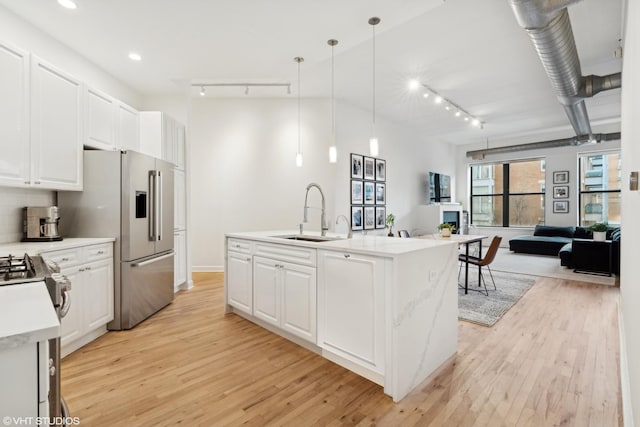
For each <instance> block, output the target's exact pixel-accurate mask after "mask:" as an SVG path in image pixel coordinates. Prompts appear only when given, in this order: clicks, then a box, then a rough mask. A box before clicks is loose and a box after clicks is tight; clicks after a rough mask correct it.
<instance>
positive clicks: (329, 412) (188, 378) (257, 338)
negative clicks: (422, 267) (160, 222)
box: [62, 273, 622, 427]
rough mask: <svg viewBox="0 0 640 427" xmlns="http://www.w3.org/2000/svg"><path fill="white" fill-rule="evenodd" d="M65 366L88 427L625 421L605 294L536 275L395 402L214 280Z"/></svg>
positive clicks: (204, 278) (467, 327)
mask: <svg viewBox="0 0 640 427" xmlns="http://www.w3.org/2000/svg"><path fill="white" fill-rule="evenodd" d="M195 279H196V281H195V283H196V286H195V287H194V289H192V290H190V291H187V292H181V293H180V294H178V295H177V297H176V300H175V301H174V302H173V304H171V305H170V306H169V307H167V308H166V309H164V310H162V311H161V312H160V313H158V314H156V315H155V316H154V317H152V318H150V319H148V320H146V321H145V322H143V323H142V324H140V325H139V326H137V327H136V328H135V329H133V330H131V331H124V332H110V333H108V334H107V335H105V336H103V337H101V338H99V339H98V340H96V341H94V342H92V343H91V344H89V345H87V346H85V347H83V348H81V349H80V350H78V351H76V352H75V353H73V354H71V355H69V356H68V357H66V358H65V359H64V360H63V363H62V380H63V381H62V391H63V395H64V396H65V398H66V400H67V403H68V405H69V407H70V410H71V412H72V415H73V416H77V417H79V418H80V422H81V424H80V425H83V426H110V427H112V426H128V427H130V426H175V425H184V426H190V427H191V426H218V425H220V426H222V425H252V426H263V425H290V426H311V425H318V426H325V425H327V426H343V425H380V426H412V425H416V426H458V425H459V426H536V427H537V426H552V425H557V426H560V425H562V426H577V427H582V426H599V427H603V426H604V427H609V426H621V425H622V415H621V414H622V412H621V396H620V386H619V383H620V376H619V366H618V365H619V362H618V361H619V354H618V348H619V345H618V323H617V319H618V318H617V303H618V296H619V289H618V288H614V287H608V286H602V285H593V284H584V283H579V282H570V281H565V280H555V279H547V278H540V279H538V281H537V282H536V284H535V285H534V286H533V288H532V289H531V290H529V292H527V293H526V294H525V296H524V297H523V298H522V299H521V300H520V301H519V302H518V303H517V304H516V305H515V306H514V307H513V308H512V309H511V310H510V311H509V312H508V313H507V314H506V315H505V316H504V317H503V318H502V319H501V320H500V321H499V322H498V323H497V324H496V325H495V326H494V327H492V328H485V327H482V326H477V325H474V324H471V323H467V322H463V321H461V322H459V343H458V353H457V356H456V357H455V359H454V360H453V361H452V362H451V363H449V364H448V365H447V366H445V367H444V368H443V369H441V371H440V372H439V373H438V374H437V375H435V376H434V377H433V378H431V379H429V380H427V381H425V382H424V383H423V384H422V385H421V386H420V387H418V388H417V389H416V390H414V392H413V393H411V394H410V395H409V396H408V397H407V398H405V399H404V400H403V401H402V402H400V403H398V404H394V403H393V402H392V400H391V399H390V398H389V397H387V396H385V395H384V393H383V391H382V387H380V386H378V385H376V384H373V383H371V382H369V381H367V380H365V379H363V378H361V377H359V376H357V375H355V374H353V373H351V372H349V371H347V370H346V369H343V368H341V367H339V366H337V365H335V364H333V363H331V362H329V361H327V360H325V359H323V358H321V357H320V356H318V355H316V354H314V353H312V352H309V351H307V350H305V349H303V348H301V347H299V346H297V345H295V344H293V343H291V342H289V341H287V340H285V339H283V338H280V337H279V336H277V335H274V334H272V333H270V332H268V331H266V330H264V329H262V328H260V327H258V326H256V325H254V324H252V323H250V322H248V321H246V320H244V319H242V318H240V317H239V316H236V315H234V314H230V315H224V314H223V311H224V310H223V276H222V274H215V273H211V274H202V273H201V274H198V275H196V277H195Z"/></svg>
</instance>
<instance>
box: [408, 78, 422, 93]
mask: <svg viewBox="0 0 640 427" xmlns="http://www.w3.org/2000/svg"><path fill="white" fill-rule="evenodd" d="M419 87H420V82H419V81H417V80H415V79H414V80H411V81H409V90H416V89H418V88H419Z"/></svg>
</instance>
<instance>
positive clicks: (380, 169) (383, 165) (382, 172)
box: [376, 159, 387, 181]
mask: <svg viewBox="0 0 640 427" xmlns="http://www.w3.org/2000/svg"><path fill="white" fill-rule="evenodd" d="M386 180H387V162H386V160H382V159H376V181H386Z"/></svg>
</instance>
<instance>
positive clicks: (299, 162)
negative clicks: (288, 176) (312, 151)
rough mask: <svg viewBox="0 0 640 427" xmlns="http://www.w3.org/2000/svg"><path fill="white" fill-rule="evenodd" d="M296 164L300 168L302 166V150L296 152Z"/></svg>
mask: <svg viewBox="0 0 640 427" xmlns="http://www.w3.org/2000/svg"><path fill="white" fill-rule="evenodd" d="M296 166H297V167H299V168H301V167H302V153H300V152H298V153H297V154H296Z"/></svg>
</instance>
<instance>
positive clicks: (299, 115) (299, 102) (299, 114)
mask: <svg viewBox="0 0 640 427" xmlns="http://www.w3.org/2000/svg"><path fill="white" fill-rule="evenodd" d="M297 62H298V153H302V142H301V139H300V135H301V134H300V122H301V115H302V113H301V107H300V104H301V101H300V96H301V94H300V60H297Z"/></svg>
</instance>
